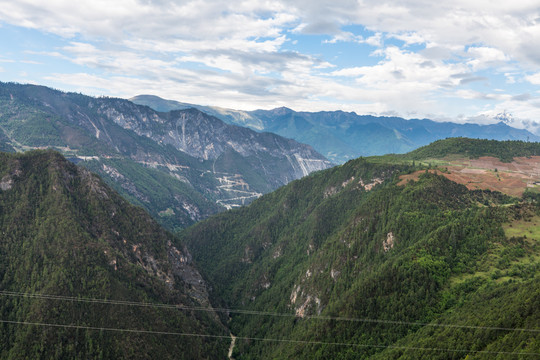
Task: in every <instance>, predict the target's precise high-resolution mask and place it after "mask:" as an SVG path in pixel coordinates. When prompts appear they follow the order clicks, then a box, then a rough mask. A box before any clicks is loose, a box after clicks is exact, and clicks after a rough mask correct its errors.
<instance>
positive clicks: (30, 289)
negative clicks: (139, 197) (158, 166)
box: [0, 151, 228, 359]
mask: <svg viewBox="0 0 540 360" xmlns="http://www.w3.org/2000/svg"><path fill="white" fill-rule="evenodd" d="M0 179H1V180H0V284H1V285H0V289H1V291H0V298H1V299H0V300H1V301H0V319H1V323H0V336H1V338H2V341H1V344H2V346H1V347H0V357H1V358H3V359H21V358H28V359H37V358H58V359H60V358H92V359H94V358H95V359H117V358H130V359H148V358H160V359H194V358H207V359H215V358H218V357H221V358H223V357H225V355H226V350H227V347H228V342H227V339H226V337H227V336H228V332H227V330H226V329H225V327H224V326H223V325H222V324H221V322H220V321H219V319H218V317H217V315H216V314H215V313H212V312H197V311H190V310H181V309H179V308H177V307H180V308H182V307H191V308H193V307H201V306H202V307H208V306H209V301H208V293H207V289H206V286H205V283H204V281H203V279H202V277H201V276H200V274H199V273H198V271H197V270H196V268H195V267H194V266H193V264H192V262H191V255H190V254H189V252H187V249H186V248H185V247H182V246H180V245H178V244H177V240H176V239H175V238H174V237H173V236H172V235H171V234H170V233H168V232H166V231H165V230H163V228H161V227H160V226H159V225H158V224H157V223H156V222H155V221H154V220H153V219H152V218H151V217H150V215H148V214H147V213H146V212H144V211H143V210H142V209H140V208H138V207H134V206H133V205H130V204H129V203H128V202H127V201H125V200H124V199H122V198H121V197H120V196H119V195H118V194H116V193H115V192H114V191H112V190H111V189H110V188H109V187H108V186H107V185H105V184H104V183H103V182H102V181H101V180H100V179H99V178H98V177H97V176H96V175H94V174H92V173H90V172H89V171H88V170H86V169H84V168H80V167H77V166H75V165H73V164H72V163H70V162H68V161H67V160H65V159H64V158H63V157H62V156H61V155H60V154H58V153H56V152H52V151H34V152H28V153H25V154H14V155H9V154H0ZM152 304H156V306H153V305H152ZM160 304H168V305H169V306H163V305H160ZM164 333H170V334H169V335H166V334H164ZM180 333H185V334H202V335H207V336H212V335H213V336H215V337H200V336H181V335H178V334H180ZM175 334H177V335H175ZM220 337H223V338H224V339H221V338H220Z"/></svg>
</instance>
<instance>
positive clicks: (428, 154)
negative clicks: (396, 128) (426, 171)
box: [398, 138, 540, 162]
mask: <svg viewBox="0 0 540 360" xmlns="http://www.w3.org/2000/svg"><path fill="white" fill-rule="evenodd" d="M452 154H459V155H465V156H468V157H471V158H478V157H481V156H494V157H496V158H499V159H500V160H501V161H503V162H511V161H512V159H513V158H514V157H518V156H540V143H538V142H526V141H519V140H507V141H496V140H482V139H468V138H448V139H445V140H438V141H435V142H433V143H431V144H429V145H426V146H423V147H421V148H419V149H416V150H414V151H411V152H410V153H408V154H405V155H398V158H402V159H410V160H421V159H429V158H442V157H445V156H448V155H452Z"/></svg>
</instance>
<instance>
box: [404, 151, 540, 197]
mask: <svg viewBox="0 0 540 360" xmlns="http://www.w3.org/2000/svg"><path fill="white" fill-rule="evenodd" d="M443 168H446V169H448V171H447V172H442V171H440V170H430V172H432V173H437V174H439V175H443V176H445V177H447V178H448V179H450V180H452V181H455V182H457V183H459V184H463V185H465V186H467V188H468V189H470V190H474V189H490V190H495V191H500V192H502V193H505V194H508V195H512V196H521V195H522V194H523V192H524V191H525V189H526V188H527V187H530V188H532V187H536V186H537V185H536V184H537V183H538V185H540V156H533V157H531V158H525V157H519V158H514V161H513V162H511V163H503V162H501V161H500V160H499V159H496V158H494V157H481V158H479V159H470V160H469V159H462V160H453V161H449V162H448V166H444V167H443ZM423 172H424V171H417V172H415V173H412V174H409V175H403V176H401V181H400V182H399V185H404V184H405V183H406V182H407V181H409V180H414V181H416V180H417V179H418V176H419V175H420V174H421V173H423Z"/></svg>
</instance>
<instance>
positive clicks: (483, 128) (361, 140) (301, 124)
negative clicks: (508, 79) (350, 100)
mask: <svg viewBox="0 0 540 360" xmlns="http://www.w3.org/2000/svg"><path fill="white" fill-rule="evenodd" d="M132 101H134V102H135V103H138V104H143V105H147V106H150V107H154V108H156V109H159V108H162V109H165V108H166V109H175V108H186V107H195V108H197V109H199V110H201V111H206V112H208V113H211V114H212V115H214V116H216V117H218V118H220V119H222V120H223V121H225V122H228V123H232V124H241V125H243V126H248V127H250V128H252V129H254V130H257V131H270V132H273V133H275V134H279V135H281V136H285V137H288V138H292V139H295V140H297V141H299V142H302V143H305V144H310V145H311V146H313V147H314V148H315V149H316V150H317V151H318V152H320V153H321V154H323V155H324V156H326V157H327V158H328V159H330V160H331V161H333V162H334V163H343V162H345V161H347V160H350V159H353V158H356V157H359V156H371V155H383V154H388V153H406V152H409V151H411V150H414V149H416V148H418V147H420V146H424V145H427V144H429V143H431V142H433V141H436V140H440V139H445V138H447V137H468V138H481V139H493V140H524V141H540V137H538V136H536V135H534V134H532V133H531V132H529V131H527V130H521V129H516V128H513V127H510V126H508V125H507V124H506V123H505V122H504V121H500V122H499V123H497V124H491V125H478V124H458V123H452V122H437V121H433V120H429V119H410V120H406V119H403V118H400V117H384V116H371V115H357V114H356V113H354V112H343V111H321V112H297V111H294V110H291V109H289V108H285V107H281V108H277V109H273V110H255V111H236V110H231V109H220V108H215V107H210V106H200V105H193V104H185V103H179V102H175V101H173V100H164V99H161V98H159V97H157V96H147V95H144V96H136V97H134V98H132ZM507 117H508V114H506V115H505V117H500V119H507Z"/></svg>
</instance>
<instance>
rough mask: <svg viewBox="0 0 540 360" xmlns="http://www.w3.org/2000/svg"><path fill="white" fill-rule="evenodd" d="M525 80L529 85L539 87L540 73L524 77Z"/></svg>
mask: <svg viewBox="0 0 540 360" xmlns="http://www.w3.org/2000/svg"><path fill="white" fill-rule="evenodd" d="M525 79H526V80H527V81H528V82H530V83H531V84H534V85H540V72H537V73H536V74H533V75H528V76H525Z"/></svg>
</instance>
